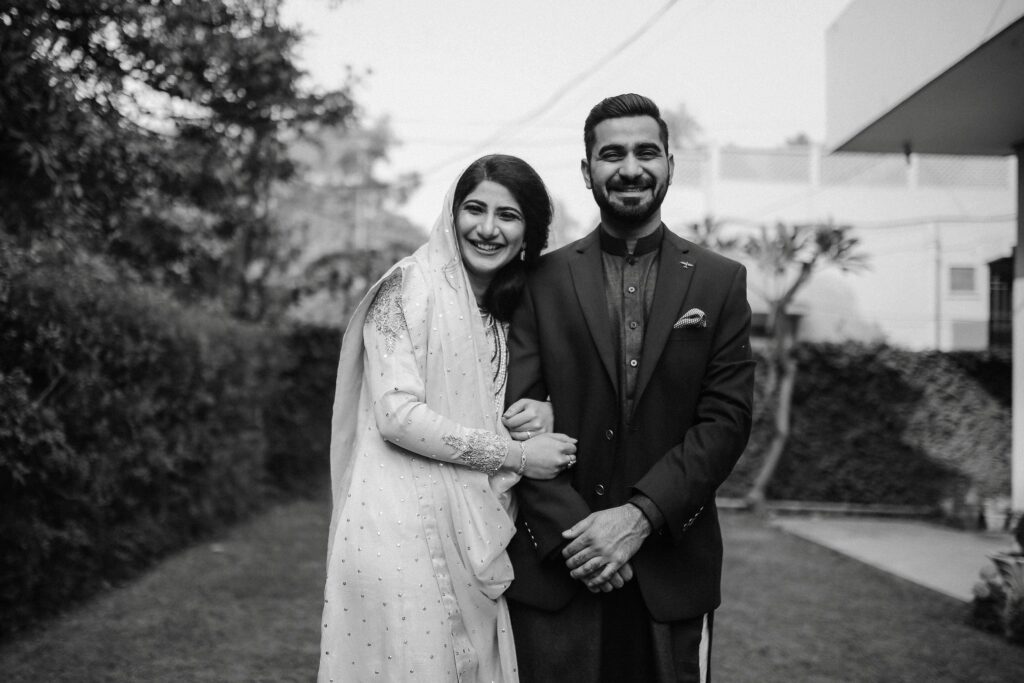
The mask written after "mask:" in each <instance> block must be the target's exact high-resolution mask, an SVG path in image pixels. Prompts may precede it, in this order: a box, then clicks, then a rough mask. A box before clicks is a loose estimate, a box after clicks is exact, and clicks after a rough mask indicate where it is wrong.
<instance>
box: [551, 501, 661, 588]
mask: <svg viewBox="0 0 1024 683" xmlns="http://www.w3.org/2000/svg"><path fill="white" fill-rule="evenodd" d="M650 533H651V523H650V522H648V521H647V517H645V516H644V513H643V512H641V511H640V508H638V507H636V506H635V505H630V504H628V503H627V504H626V505H620V506H618V507H614V508H609V509H607V510H600V511H598V512H592V513H590V514H589V515H587V517H585V518H584V519H583V520H581V521H580V522H578V523H576V524H575V525H573V526H572V528H570V529H567V530H565V531H563V532H562V537H563V538H566V539H569V540H570V542H569V545H567V546H565V549H564V550H562V556H563V557H565V558H566V561H565V565H566V566H567V567H568V568H569V575H570V576H571V577H572V578H574V579H579V580H581V581H583V583H585V584H586V586H587V588H590V589H591V590H593V589H595V588H596V589H599V590H604V588H603V586H604V584H607V583H609V582H610V581H611V580H612V577H613V576H614V575H615V574H616V573H617V572H618V571H619V569H620V568H621V567H623V566H625V565H626V563H627V562H629V560H630V558H632V557H633V555H635V554H636V551H637V550H639V549H640V545H641V544H642V543H643V542H644V539H645V538H647V536H648V535H649V534H650ZM630 573H632V571H631V570H630ZM612 587H615V586H614V584H613V586H612ZM608 590H611V589H608Z"/></svg>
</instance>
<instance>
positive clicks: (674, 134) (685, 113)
mask: <svg viewBox="0 0 1024 683" xmlns="http://www.w3.org/2000/svg"><path fill="white" fill-rule="evenodd" d="M661 118H662V119H664V120H665V125H666V126H668V144H669V147H671V148H672V150H674V151H679V150H685V149H693V148H694V147H698V146H699V145H700V143H701V133H702V129H701V126H700V124H699V123H697V119H695V118H694V117H693V115H692V114H690V110H689V109H687V108H686V104H683V103H681V104H680V105H679V106H678V107H676V108H675V109H672V110H670V111H664V112H662V113H661Z"/></svg>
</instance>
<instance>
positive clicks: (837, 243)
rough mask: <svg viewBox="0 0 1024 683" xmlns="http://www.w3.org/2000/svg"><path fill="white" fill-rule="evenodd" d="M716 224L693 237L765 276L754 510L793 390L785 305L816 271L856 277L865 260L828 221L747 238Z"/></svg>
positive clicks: (707, 223)
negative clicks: (768, 417)
mask: <svg viewBox="0 0 1024 683" xmlns="http://www.w3.org/2000/svg"><path fill="white" fill-rule="evenodd" d="M721 228H722V224H721V223H719V222H716V221H715V220H713V219H712V218H710V217H709V218H706V219H705V220H704V222H703V223H700V224H694V225H693V226H691V231H692V232H693V235H694V238H695V240H696V241H698V242H699V243H701V244H703V245H705V246H708V247H710V248H713V249H726V250H728V249H739V250H742V252H743V253H744V254H745V255H746V256H747V257H749V258H750V259H752V260H753V262H754V263H755V264H756V266H757V268H758V269H759V270H761V271H762V272H763V273H764V274H765V276H766V282H767V287H766V289H765V291H763V292H761V294H762V295H763V297H764V300H765V301H766V302H767V304H768V319H767V324H766V327H767V331H768V334H769V339H770V344H769V350H768V358H767V368H766V370H767V373H766V380H765V387H764V395H765V397H767V398H768V400H770V401H771V402H772V404H773V406H774V419H773V423H772V438H771V441H770V443H769V446H768V451H767V453H765V455H764V460H763V461H762V464H761V468H760V470H759V471H758V474H757V476H756V478H755V480H754V483H753V484H752V485H751V487H750V491H749V492H748V493H747V502H748V503H749V504H750V505H751V506H752V507H754V508H755V509H758V508H760V507H761V506H762V505H763V503H764V500H765V494H766V491H767V489H768V485H769V484H770V483H771V479H772V476H773V475H774V473H775V470H776V468H777V467H778V464H779V461H780V460H781V458H782V455H783V453H784V452H785V449H786V442H787V440H788V438H789V430H790V423H791V412H792V402H793V388H794V386H795V384H796V375H797V363H796V357H795V355H794V348H795V346H796V324H795V320H794V317H793V316H792V314H791V312H790V305H791V304H792V303H793V300H794V299H795V298H796V296H797V294H799V292H800V291H801V290H802V289H803V288H804V286H805V285H806V284H807V283H808V282H809V281H810V279H811V277H812V276H813V275H814V274H815V273H816V272H817V271H818V270H820V269H821V268H822V267H825V266H832V267H836V268H839V269H840V270H842V271H843V272H858V271H861V270H863V269H864V268H866V267H867V257H866V255H865V254H863V253H862V252H861V251H860V250H859V243H860V241H859V240H858V239H857V238H856V237H853V236H851V232H852V227H851V226H849V225H836V224H835V223H834V222H832V221H831V220H829V221H826V222H819V223H807V224H786V223H781V222H779V223H776V224H775V226H774V227H772V228H769V227H767V226H764V225H762V226H760V227H759V229H758V230H757V231H755V232H754V233H753V234H747V235H745V236H743V237H739V238H727V237H725V236H724V235H723V233H722V230H721Z"/></svg>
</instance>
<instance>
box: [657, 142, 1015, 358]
mask: <svg viewBox="0 0 1024 683" xmlns="http://www.w3.org/2000/svg"><path fill="white" fill-rule="evenodd" d="M675 157H676V171H675V180H674V184H673V188H672V191H670V192H669V194H668V196H667V197H666V203H665V209H664V211H663V215H664V216H665V217H666V218H667V219H669V220H672V219H676V220H677V222H674V223H671V224H670V227H671V228H672V229H674V230H676V231H678V232H681V233H682V232H685V230H684V229H683V228H684V226H685V223H686V222H695V221H698V220H701V219H702V217H703V216H705V215H711V216H713V217H714V218H716V219H718V220H721V221H724V222H725V223H726V224H728V225H736V226H741V227H742V226H744V225H747V226H751V225H757V224H767V225H772V224H774V223H775V222H776V221H783V222H787V223H808V222H816V221H825V220H828V219H830V218H831V219H832V220H834V221H835V222H836V223H838V224H850V225H852V226H854V231H853V234H854V236H855V237H857V238H859V239H860V240H861V243H862V245H863V251H864V253H866V254H867V255H868V256H869V258H870V269H869V270H868V271H866V272H863V273H859V274H842V273H839V272H838V271H830V270H828V269H825V270H822V271H821V272H820V274H818V275H815V277H814V279H812V280H811V282H810V284H809V285H808V286H807V288H806V291H805V293H804V294H803V295H802V296H801V297H800V298H799V299H798V302H797V307H796V310H797V311H798V312H800V313H801V314H802V316H803V319H802V321H801V325H800V336H801V337H802V338H803V339H811V340H828V341H839V340H844V339H856V340H861V341H875V340H885V341H886V342H888V343H891V344H894V345H899V346H905V347H909V348H913V349H936V348H937V349H942V350H951V349H983V348H987V347H988V346H989V345H990V341H993V340H990V334H989V330H990V317H991V310H990V309H991V305H992V303H993V302H992V301H991V300H990V289H991V284H992V283H991V282H990V266H989V264H990V263H992V262H994V261H997V260H999V259H1004V258H1008V257H1010V255H1011V252H1012V246H1013V244H1014V241H1015V227H1014V226H1015V215H1016V214H1015V208H1016V162H1015V160H1014V159H1013V158H1012V157H1011V158H986V157H961V156H931V155H925V156H921V155H916V154H911V155H909V156H905V155H903V154H885V155H878V154H859V153H853V154H834V155H829V154H825V153H823V151H822V148H821V147H820V146H816V145H812V146H795V147H785V148H778V149H749V148H736V147H724V148H718V147H711V148H709V149H704V150H695V151H688V152H677V153H676V155H675ZM679 217H684V220H683V221H682V222H678V218H679ZM750 271H751V275H750V279H751V300H752V302H753V305H754V309H755V312H756V311H757V310H758V308H759V304H758V296H757V290H758V289H759V282H758V274H757V272H756V269H754V268H751V269H750ZM999 286H1000V284H999V283H998V282H997V283H996V289H997V291H998V289H999ZM997 296H998V295H997ZM1002 301H1003V303H1005V304H1006V306H1005V308H1006V314H1008V313H1009V307H1008V299H1005V298H1004V299H1003V300H1002ZM997 308H998V307H997ZM997 317H998V316H997ZM997 322H998V321H997ZM998 336H999V335H996V337H997V339H996V340H994V341H999V339H998Z"/></svg>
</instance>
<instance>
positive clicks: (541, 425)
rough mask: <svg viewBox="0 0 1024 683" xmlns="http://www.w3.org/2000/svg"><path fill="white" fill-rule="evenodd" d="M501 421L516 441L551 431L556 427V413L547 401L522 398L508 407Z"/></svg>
mask: <svg viewBox="0 0 1024 683" xmlns="http://www.w3.org/2000/svg"><path fill="white" fill-rule="evenodd" d="M501 421H502V423H504V425H505V429H507V430H508V431H509V434H510V435H511V436H512V438H513V439H515V440H516V441H526V440H527V439H529V438H531V437H534V436H537V435H538V434H544V433H548V432H551V431H552V430H553V429H554V427H555V414H554V412H553V411H552V410H551V404H550V403H548V402H547V401H535V400H533V399H531V398H521V399H519V400H518V401H516V402H515V403H513V404H512V405H510V406H509V407H508V410H506V411H505V413H504V415H502V416H501Z"/></svg>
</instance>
